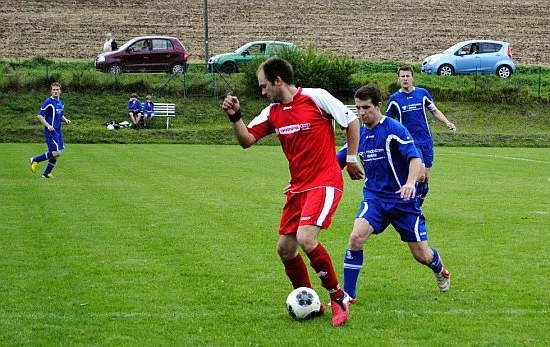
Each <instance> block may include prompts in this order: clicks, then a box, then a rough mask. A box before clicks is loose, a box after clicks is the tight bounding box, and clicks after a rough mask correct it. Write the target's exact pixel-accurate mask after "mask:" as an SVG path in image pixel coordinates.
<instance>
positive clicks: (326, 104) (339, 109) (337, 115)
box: [302, 88, 357, 128]
mask: <svg viewBox="0 0 550 347" xmlns="http://www.w3.org/2000/svg"><path fill="white" fill-rule="evenodd" d="M302 95H307V96H308V97H310V98H311V99H312V100H313V102H315V104H316V105H317V107H319V109H320V110H321V111H324V112H325V113H328V114H330V115H331V116H332V119H334V120H335V121H336V122H337V123H338V124H340V125H341V126H342V127H344V128H347V127H348V125H349V124H350V123H352V122H353V121H355V120H356V119H357V116H356V115H355V114H354V113H353V112H351V111H350V109H349V108H347V107H346V106H345V105H344V104H343V103H342V102H341V101H340V100H338V99H336V98H335V97H334V96H333V95H332V94H330V93H329V92H327V91H326V90H324V89H321V88H302Z"/></svg>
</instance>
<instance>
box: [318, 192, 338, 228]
mask: <svg viewBox="0 0 550 347" xmlns="http://www.w3.org/2000/svg"><path fill="white" fill-rule="evenodd" d="M333 202H334V188H333V187H326V188H325V204H324V205H323V210H322V211H321V214H320V215H319V219H317V222H316V223H315V224H316V225H319V226H321V225H323V222H324V221H325V219H326V218H327V215H328V213H329V212H330V209H331V207H332V203H333Z"/></svg>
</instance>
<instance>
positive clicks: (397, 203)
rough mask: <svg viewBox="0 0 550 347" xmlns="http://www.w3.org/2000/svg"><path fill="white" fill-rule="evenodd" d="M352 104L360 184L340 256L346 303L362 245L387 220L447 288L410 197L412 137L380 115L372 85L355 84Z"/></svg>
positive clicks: (417, 167) (418, 166)
mask: <svg viewBox="0 0 550 347" xmlns="http://www.w3.org/2000/svg"><path fill="white" fill-rule="evenodd" d="M355 105H356V107H357V114H358V116H359V118H360V120H361V121H362V122H363V126H361V132H360V137H359V150H358V156H359V158H360V159H361V163H362V164H363V168H364V170H365V186H364V187H363V201H361V206H360V207H359V211H358V212H357V216H356V219H355V222H354V224H353V230H352V232H351V235H350V238H349V244H348V249H347V250H346V255H345V259H344V291H345V292H346V293H348V294H349V296H350V297H351V298H352V299H351V302H355V301H356V300H357V292H356V286H357V279H358V277H359V272H360V270H361V268H362V266H363V245H364V244H365V242H366V241H367V239H368V238H369V236H370V235H371V234H380V233H382V232H383V231H384V230H385V229H386V228H387V227H388V226H389V225H390V224H391V225H392V226H393V227H394V228H395V230H397V232H398V233H399V235H400V236H401V240H402V241H403V242H407V244H408V246H409V249H410V250H411V252H412V254H413V256H414V258H415V259H416V260H417V261H418V262H420V263H422V264H424V265H426V266H428V267H429V268H430V269H432V270H433V272H434V274H435V277H436V279H437V285H438V286H439V289H440V290H441V291H444V292H446V291H447V290H449V287H450V285H451V278H450V274H449V271H447V270H446V269H445V267H444V266H443V262H442V261H441V257H440V256H439V253H438V252H437V250H436V249H435V248H430V247H429V246H428V234H427V231H426V221H425V219H424V215H423V214H422V210H421V209H420V206H419V205H418V201H417V200H416V199H415V194H416V179H417V177H418V175H419V173H420V171H421V170H422V162H421V160H420V153H418V150H417V149H416V147H415V145H414V140H413V138H412V136H411V135H410V133H409V132H408V130H407V129H406V128H405V127H404V126H403V125H402V124H400V123H399V122H397V121H396V120H395V119H393V118H390V117H386V116H384V115H382V114H381V113H380V108H381V107H382V97H381V94H380V90H379V89H378V87H377V86H375V85H373V84H369V85H366V86H363V87H361V88H359V89H358V90H357V91H356V92H355ZM346 155H347V144H344V146H343V147H342V149H341V150H340V151H339V152H338V161H339V162H340V167H341V168H344V167H345V165H346Z"/></svg>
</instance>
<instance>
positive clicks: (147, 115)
mask: <svg viewBox="0 0 550 347" xmlns="http://www.w3.org/2000/svg"><path fill="white" fill-rule="evenodd" d="M154 116H155V104H154V103H153V101H151V95H147V97H146V98H145V102H144V103H143V126H144V127H145V128H148V127H149V122H150V121H151V119H152V118H153V117H154Z"/></svg>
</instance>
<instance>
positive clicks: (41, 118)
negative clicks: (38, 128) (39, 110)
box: [36, 114, 55, 131]
mask: <svg viewBox="0 0 550 347" xmlns="http://www.w3.org/2000/svg"><path fill="white" fill-rule="evenodd" d="M36 117H37V118H38V121H39V122H40V124H42V125H43V126H44V127H46V128H47V129H48V130H49V131H54V130H55V129H54V128H53V126H52V125H51V124H50V123H48V121H46V118H44V116H43V115H41V114H39V115H37V116H36Z"/></svg>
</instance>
